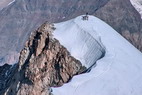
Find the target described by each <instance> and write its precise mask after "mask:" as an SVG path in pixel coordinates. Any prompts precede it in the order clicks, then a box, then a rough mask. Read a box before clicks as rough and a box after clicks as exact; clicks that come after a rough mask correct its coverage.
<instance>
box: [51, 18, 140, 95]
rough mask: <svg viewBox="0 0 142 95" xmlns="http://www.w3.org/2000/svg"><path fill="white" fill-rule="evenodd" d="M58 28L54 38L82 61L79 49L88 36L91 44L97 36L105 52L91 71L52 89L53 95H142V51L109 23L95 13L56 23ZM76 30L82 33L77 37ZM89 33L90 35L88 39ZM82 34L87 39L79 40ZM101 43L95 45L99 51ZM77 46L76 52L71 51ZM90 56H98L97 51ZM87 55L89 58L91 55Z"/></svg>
mask: <svg viewBox="0 0 142 95" xmlns="http://www.w3.org/2000/svg"><path fill="white" fill-rule="evenodd" d="M55 27H56V28H57V29H56V31H55V33H54V36H55V38H57V39H58V40H59V41H60V42H61V44H63V45H64V46H65V47H67V49H68V50H69V51H70V52H71V54H72V55H73V56H74V57H75V58H78V59H79V60H80V61H81V62H83V61H82V60H83V59H80V56H82V55H81V53H80V51H79V52H78V49H80V48H81V47H82V46H83V45H82V44H83V43H85V44H86V41H87V40H89V38H91V39H92V41H91V43H90V45H91V44H94V43H93V42H94V41H95V40H93V39H96V40H97V42H99V43H100V44H101V48H102V49H103V48H104V47H105V51H106V53H105V56H104V57H103V58H101V59H99V60H98V61H97V62H96V66H95V68H92V70H91V71H90V72H89V73H86V74H81V75H78V76H75V77H74V78H73V79H72V80H71V82H69V83H67V84H65V85H63V86H62V87H58V88H53V94H54V95H141V93H142V89H141V88H142V83H141V81H142V73H141V72H142V65H141V64H142V53H141V52H140V51H138V50H137V49H136V48H135V47H134V46H132V45H131V44H130V43H129V42H128V41H126V40H125V39H124V38H123V37H122V36H120V35H119V34H118V33H117V32H116V31H115V30H114V29H112V28H111V27H110V26H109V25H107V24H106V23H105V22H103V21H101V20H100V19H98V18H96V17H94V16H89V20H88V21H83V20H82V17H81V16H79V17H77V18H75V19H72V20H70V21H66V22H62V23H58V24H55ZM61 31H62V32H61ZM84 31H85V32H84ZM77 33H80V34H82V35H80V36H78V34H77ZM88 34H90V35H91V36H89V38H88ZM81 36H83V38H84V40H79V39H80V38H79V37H81ZM68 38H70V39H68ZM100 38H101V41H100ZM75 39H76V40H75ZM78 40H79V41H78ZM69 43H70V44H69ZM95 44H96V43H95ZM102 44H103V45H102ZM74 45H75V46H76V47H75V46H74ZM79 46H81V47H79ZM98 46H99V45H98V44H97V48H96V47H95V45H94V47H93V48H96V50H95V51H97V50H98V51H100V49H99V47H98ZM93 48H92V47H88V48H87V49H85V48H84V49H83V51H86V52H87V51H88V50H90V51H91V50H92V49H93ZM75 49H76V54H74V53H72V50H75ZM102 49H101V50H102ZM78 53H79V54H78ZM94 53H96V52H94ZM83 54H84V53H83ZM75 55H78V56H75ZM87 56H89V53H88V55H87ZM91 56H96V54H94V55H91ZM84 58H87V57H84ZM88 58H89V60H90V59H91V58H92V57H88ZM91 60H92V59H91ZM93 61H94V60H93ZM83 64H84V65H86V64H87V63H85V62H84V63H83ZM86 66H90V65H88V64H87V65H86Z"/></svg>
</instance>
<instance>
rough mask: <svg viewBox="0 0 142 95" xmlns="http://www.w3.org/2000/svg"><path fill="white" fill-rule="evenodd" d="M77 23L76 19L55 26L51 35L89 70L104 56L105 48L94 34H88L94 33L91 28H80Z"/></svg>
mask: <svg viewBox="0 0 142 95" xmlns="http://www.w3.org/2000/svg"><path fill="white" fill-rule="evenodd" d="M78 22H79V21H78V19H75V20H70V21H69V22H65V23H59V24H55V27H56V30H55V31H54V33H53V34H54V37H55V38H57V39H58V40H59V41H60V43H61V44H62V45H63V46H65V47H66V48H67V50H68V51H69V52H70V53H71V55H72V56H74V57H75V58H76V59H78V60H80V61H81V63H82V64H83V65H84V66H86V67H87V68H89V67H90V66H92V65H93V64H94V63H95V62H96V61H97V60H98V59H99V58H101V57H102V56H103V55H104V54H105V47H104V46H103V45H102V44H101V40H100V37H99V36H98V34H96V32H94V34H93V35H92V34H90V33H91V31H95V30H93V28H91V27H82V26H80V25H79V23H78ZM84 22H87V21H84ZM66 26H69V27H66Z"/></svg>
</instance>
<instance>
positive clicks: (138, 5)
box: [130, 0, 142, 18]
mask: <svg viewBox="0 0 142 95" xmlns="http://www.w3.org/2000/svg"><path fill="white" fill-rule="evenodd" d="M130 2H131V4H132V5H133V6H134V7H135V9H136V10H137V11H138V12H139V13H140V15H141V18H142V0H130Z"/></svg>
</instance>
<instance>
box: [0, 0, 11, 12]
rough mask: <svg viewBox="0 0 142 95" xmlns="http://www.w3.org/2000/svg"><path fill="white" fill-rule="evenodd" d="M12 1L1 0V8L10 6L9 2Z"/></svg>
mask: <svg viewBox="0 0 142 95" xmlns="http://www.w3.org/2000/svg"><path fill="white" fill-rule="evenodd" d="M12 1H13V0H1V1H0V10H1V9H3V8H4V7H6V6H8V4H9V3H10V2H12Z"/></svg>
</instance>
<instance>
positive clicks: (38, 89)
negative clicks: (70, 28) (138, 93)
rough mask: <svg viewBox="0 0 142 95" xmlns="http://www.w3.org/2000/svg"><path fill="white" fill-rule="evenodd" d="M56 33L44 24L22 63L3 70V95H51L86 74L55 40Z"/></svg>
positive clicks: (0, 90)
mask: <svg viewBox="0 0 142 95" xmlns="http://www.w3.org/2000/svg"><path fill="white" fill-rule="evenodd" d="M54 29H55V28H54V25H53V24H50V23H48V22H46V23H44V24H43V25H42V26H41V27H40V28H38V30H36V31H35V32H33V33H32V34H31V36H30V38H29V40H28V41H27V42H26V45H25V47H24V49H23V50H22V51H21V53H20V58H19V63H18V64H15V65H14V66H9V65H4V66H3V67H1V68H0V70H1V71H0V85H4V86H2V87H0V95H48V94H50V87H51V86H61V85H63V83H66V82H68V81H69V80H70V79H71V78H72V77H73V76H74V75H76V74H80V73H82V72H84V71H85V70H86V68H85V67H83V66H82V65H81V63H80V62H79V61H78V60H76V59H75V58H74V57H72V56H71V55H70V53H69V52H68V51H67V49H66V48H65V47H63V46H62V45H61V44H60V43H59V41H58V40H56V39H55V38H53V37H52V32H53V30H54ZM10 68H11V69H10ZM12 68H13V69H12ZM2 74H4V76H5V77H3V78H4V79H2V78H1V77H2V76H3V75H2ZM7 81H8V82H7Z"/></svg>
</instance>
